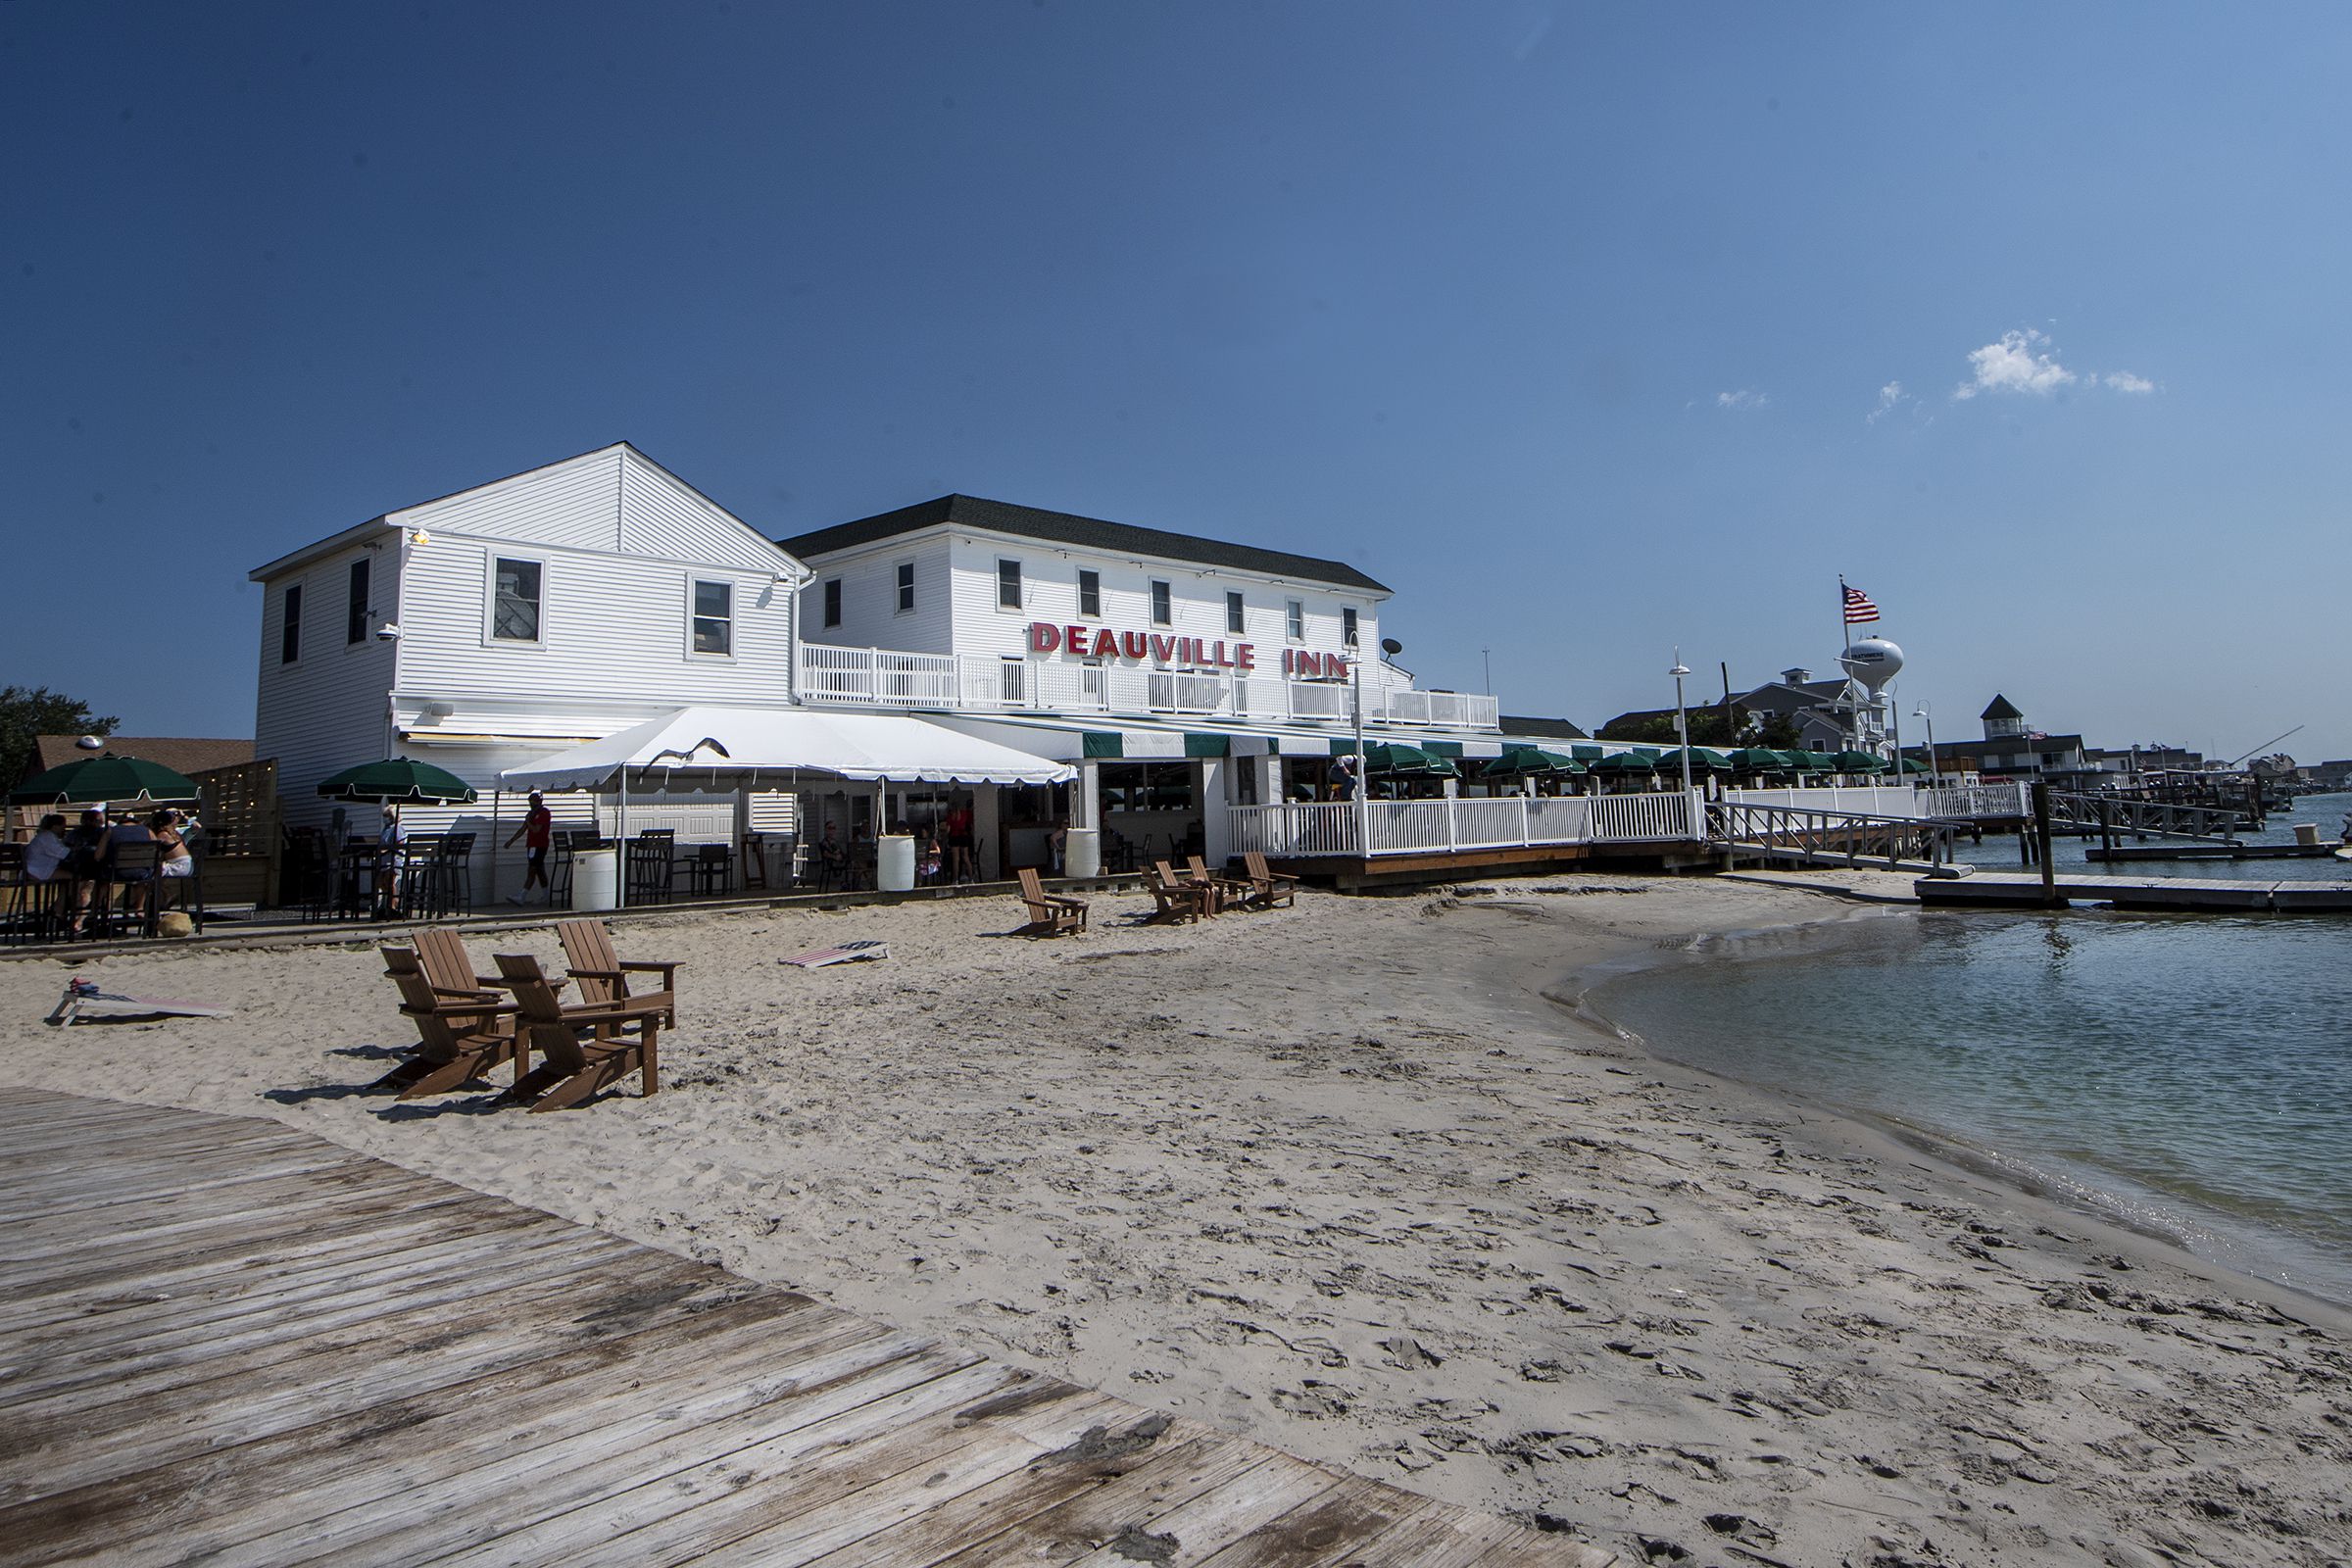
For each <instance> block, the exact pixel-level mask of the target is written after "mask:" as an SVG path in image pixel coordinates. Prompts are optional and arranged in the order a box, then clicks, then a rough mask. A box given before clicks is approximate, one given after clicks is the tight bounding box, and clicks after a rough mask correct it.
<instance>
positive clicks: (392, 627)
mask: <svg viewBox="0 0 2352 1568" xmlns="http://www.w3.org/2000/svg"><path fill="white" fill-rule="evenodd" d="M375 640H376V641H377V642H379V643H396V642H398V641H400V622H399V621H397V620H387V621H385V622H384V623H383V624H382V625H381V626H378V627H376V628H375Z"/></svg>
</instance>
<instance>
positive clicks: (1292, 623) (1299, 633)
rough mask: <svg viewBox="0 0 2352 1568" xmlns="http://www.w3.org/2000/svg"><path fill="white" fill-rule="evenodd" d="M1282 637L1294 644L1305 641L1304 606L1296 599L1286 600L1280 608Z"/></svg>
mask: <svg viewBox="0 0 2352 1568" xmlns="http://www.w3.org/2000/svg"><path fill="white" fill-rule="evenodd" d="M1282 631H1283V635H1284V636H1286V637H1288V638H1290V640H1291V641H1293V642H1295V643H1302V642H1304V641H1306V606H1305V605H1304V604H1303V603H1302V602H1300V601H1299V600H1297V599H1287V600H1285V601H1283V606H1282Z"/></svg>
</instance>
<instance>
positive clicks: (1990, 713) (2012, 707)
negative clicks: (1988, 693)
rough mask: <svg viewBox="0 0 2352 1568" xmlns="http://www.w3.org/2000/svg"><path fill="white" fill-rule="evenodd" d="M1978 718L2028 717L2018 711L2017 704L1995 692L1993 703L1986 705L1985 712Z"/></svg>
mask: <svg viewBox="0 0 2352 1568" xmlns="http://www.w3.org/2000/svg"><path fill="white" fill-rule="evenodd" d="M1977 716H1978V717H1979V718H2023V717H2025V716H2026V715H2025V714H2024V713H2023V712H2021V711H2019V710H2018V706H2017V705H2016V704H2015V703H2013V702H2011V701H2010V700H2009V699H2008V698H2006V697H2003V696H2002V695H2001V694H2000V693H1999V692H1994V693H1993V694H1992V701H1991V702H1990V703H1988V704H1986V705H1985V711H1983V712H1982V713H1979V714H1978V715H1977Z"/></svg>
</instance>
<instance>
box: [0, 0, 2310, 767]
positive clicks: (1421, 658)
mask: <svg viewBox="0 0 2352 1568" xmlns="http://www.w3.org/2000/svg"><path fill="white" fill-rule="evenodd" d="M2347 77H2352V11H2348V10H2345V9H2344V8H2342V7H2335V6H2305V7H2288V6H2253V7H2233V8H2228V9H2222V8H2214V7H2189V6H2179V7H2163V6H2150V5H2139V4H2134V5H2128V6H2108V7H2098V6H2089V5H2069V6H2061V7H2047V6H2016V7H1997V6H1984V5H1970V6H1966V7H1943V8H1928V7H1888V6H1852V7H1835V6H1826V5H1824V6H1804V7H1758V6H1744V5H1740V6H1733V5H1727V6H1706V7H1695V6H1666V5H1661V6H1634V5H1624V6H1618V7H1611V8H1575V7H1565V6H1552V5H1544V4H1536V3H1532V0H1531V3H1505V4H1494V5H1469V6H1461V5H1439V4H1434V3H1433V4H1424V5H1410V6H1408V5H1380V4H1357V3H1350V4H1345V5H1342V4H1293V5H1285V4H1274V3H1267V4H1252V5H1216V4H1189V3H1188V4H1181V5H1177V4H1170V5H1156V6H1145V5H1141V4H1113V3H1108V0H1104V3H1101V4H1086V5H1079V4H1070V3H1066V0H1043V3H1036V4H1033V3H1029V0H1020V3H1015V4H985V3H967V4H947V3H939V4H925V5H893V4H857V5H850V4H842V5H836V6H824V7H820V6H812V5H811V6H789V7H788V6H766V5H754V4H745V3H741V0H738V3H736V4H734V5H731V6H716V5H703V6H698V5H691V4H663V5H658V6H657V5H645V6H618V5H596V4H584V5H564V6H533V5H520V4H517V5H500V6H482V7H476V6H454V5H446V4H425V5H417V4H405V5H398V6H391V5H385V6H372V7H370V6H356V5H312V6H284V7H276V6H250V5H235V4H218V3H217V4H211V5H206V6H201V7H190V6H180V5H154V6H131V7H123V6H113V5H105V4H93V3H84V0H76V3H70V4H69V3H51V0H19V3H16V4H13V5H9V6H7V7H5V8H0V136H4V137H5V145H6V146H7V147H8V148H9V149H10V153H9V156H8V157H7V159H5V160H0V215H5V218H4V219H0V290H4V291H5V292H4V294H0V299H4V300H5V304H4V305H0V368H4V371H5V373H4V374H0V443H4V446H0V459H4V460H5V464H6V470H7V473H8V476H9V483H8V485H7V487H6V490H5V499H4V500H0V508H5V513H4V514H0V515H4V517H5V526H6V532H7V537H8V539H9V541H10V544H11V547H12V553H13V554H14V556H15V559H16V562H17V574H16V578H15V584H14V590H13V592H12V593H11V595H10V599H11V605H10V612H9V614H8V616H7V618H6V621H5V623H0V682H22V683H36V684H48V685H52V686H57V687H61V688H64V689H66V690H68V691H71V692H73V694H75V695H77V696H82V697H85V698H86V699H88V700H89V701H91V702H92V703H93V704H94V705H96V706H97V707H99V708H100V709H101V710H103V711H112V712H116V713H119V714H121V715H122V717H123V720H124V722H125V725H126V727H128V728H131V729H134V730H141V731H145V732H149V733H157V732H163V733H211V734H243V733H250V725H251V723H252V699H253V682H254V665H255V660H256V653H255V649H256V645H257V642H258V637H259V632H258V615H259V600H258V594H257V590H255V589H254V588H252V587H251V586H249V585H248V584H246V583H245V581H244V573H245V571H246V570H247V569H248V568H249V567H251V566H253V565H255V564H259V563H260V562H262V561H265V560H268V559H270V557H272V556H275V555H277V554H279V553H281V552H282V551H285V550H287V549H290V548H292V547H294V546H296V545H299V544H302V543H305V542H307V541H309V540H311V539H313V538H316V537H319V536H320V535H323V534H326V533H329V532H332V531H334V530H336V529H339V528H342V527H345V526H347V525H349V524H351V523H353V522H356V521H359V520H361V519H363V518H365V517H368V516H371V515H375V514H378V513H380V512H383V511H386V510H389V509H392V508H396V507H400V506H403V505H407V504H410V503H413V502H416V501H419V500H423V499H425V498H428V497H431V496H435V495H440V494H443V493H445V492H447V491H450V490H454V489H459V488H463V487H465V486H466V485H469V484H472V483H476V482H479V481H482V480H486V479H490V478H494V477H497V476H499V475H502V474H505V473H510V472H514V471H516V470H518V469H522V468H526V467H530V466H536V465H538V464H541V463H544V462H548V461H551V460H553V459H556V458H560V457H564V456H568V455H569V454H572V453H575V452H579V451H583V450H586V449H589V448H592V447H596V446H599V445H602V444H604V443H606V442H609V441H613V440H615V439H620V438H623V437H625V438H627V439H629V440H632V441H634V442H636V443H637V444H638V445H639V446H640V447H642V448H643V449H645V450H646V451H647V452H649V453H650V454H652V455H653V456H654V457H655V458H657V459H659V460H660V461H661V462H662V463H663V464H665V465H666V466H669V467H671V468H672V469H674V470H675V471H677V472H678V473H679V474H681V475H682V476H684V477H685V478H687V479H688V480H689V481H691V482H693V483H695V484H697V485H698V486H700V487H701V488H702V489H704V490H705V491H707V492H708V493H709V494H710V495H711V496H712V497H713V498H714V499H716V500H718V501H719V502H721V503H722V504H724V505H726V506H727V507H729V508H730V509H732V510H733V511H735V512H736V513H737V514H738V515H741V516H743V517H744V518H745V519H746V520H747V521H750V522H752V523H753V524H754V525H755V526H759V527H760V528H762V529H764V530H766V531H768V532H770V533H772V534H777V535H785V534H791V533H797V532H800V531H803V530H805V529H809V528H813V527H818V526H821V525H823V524H826V523H829V522H835V521H840V520H844V519H846V518H850V517H854V516H860V515H865V514H868V513H872V512H878V511H882V510H885V509H887V508H890V507H895V506H900V505H904V504H906V503H908V502H912V501H916V500H921V499H924V498H927V497H930V496H933V495H937V494H940V493H943V492H945V491H948V490H962V491H966V492H969V493H973V494H978V495H986V496H993V497H996V498H999V499H1003V500H1009V501H1018V502H1024V503H1028V504H1031V505H1037V506H1045V507H1052V508H1058V509H1062V510H1067V511H1074V512H1080V513H1086V514H1089V515H1098V516H1106V517H1112V518H1117V519H1120V520H1125V521H1132V522H1139V523H1146V524H1150V525H1154V526H1160V527H1170V528H1177V529H1183V530H1188V531H1194V532H1201V533H1205V534H1211V535H1217V536H1223V537H1229V538H1235V539H1243V540H1249V541H1251V542H1256V543H1262V544H1266V545H1270V546H1274V547H1277V548H1285V549H1291V550H1298V551H1303V552H1306V553H1310V554H1315V555H1325V556H1334V557H1339V558H1342V559H1345V560H1347V561H1349V562H1351V563H1353V564H1357V565H1359V566H1361V567H1363V568H1364V569H1366V570H1368V571H1370V572H1371V573H1373V574H1374V575H1375V576H1378V577H1380V578H1382V579H1383V580H1384V581H1387V582H1389V583H1391V584H1393V585H1395V586H1396V587H1397V590H1398V593H1397V599H1396V601H1395V602H1394V604H1393V605H1392V607H1391V611H1390V616H1389V626H1388V629H1389V630H1390V631H1391V632H1393V633H1394V634H1395V635H1397V637H1399V638H1401V639H1402V640H1403V641H1404V642H1405V644H1406V645H1407V651H1406V653H1405V655H1404V658H1403V662H1404V663H1406V664H1407V665H1408V666H1410V667H1413V668H1414V669H1416V670H1418V671H1419V672H1420V673H1421V675H1422V677H1423V678H1424V680H1425V681H1426V682H1428V683H1431V684H1438V685H1447V686H1455V687H1468V688H1477V687H1481V686H1482V685H1484V684H1485V676H1484V673H1483V663H1482V650H1491V651H1492V652H1491V659H1492V666H1493V671H1494V679H1493V686H1494V689H1495V690H1498V691H1499V692H1500V693H1501V694H1502V696H1503V698H1504V707H1505V709H1506V710H1507V711H1515V712H1539V713H1565V714H1567V715H1569V716H1572V717H1575V718H1577V719H1580V720H1582V721H1585V722H1587V723H1593V722H1597V721H1598V720H1599V719H1601V718H1604V717H1606V716H1607V715H1608V714H1610V713H1612V712H1614V711H1619V710H1621V709H1625V708H1631V707H1641V706H1652V705H1656V704H1660V703H1665V702H1670V701H1671V700H1672V686H1671V683H1670V682H1669V681H1668V680H1667V679H1666V678H1665V676H1664V674H1663V672H1664V670H1665V669H1666V668H1667V666H1668V665H1669V664H1670V663H1671V662H1673V653H1674V650H1675V648H1676V646H1677V645H1679V646H1680V648H1681V650H1682V655H1683V658H1684V660H1685V662H1688V663H1689V664H1691V666H1692V667H1693V668H1695V669H1697V670H1699V671H1700V672H1701V674H1700V678H1698V679H1697V680H1696V681H1694V683H1693V684H1694V686H1695V687H1696V688H1698V689H1699V690H1702V691H1703V690H1708V689H1711V686H1712V681H1713V678H1714V672H1715V670H1716V667H1717V664H1718V662H1729V663H1730V665H1731V668H1732V675H1733V679H1734V681H1735V683H1737V684H1746V683H1751V682H1753V681H1756V680H1760V679H1763V678H1766V677H1767V676H1769V675H1770V674H1771V673H1772V672H1773V671H1774V670H1777V669H1778V668H1780V667H1781V666H1783V665H1785V664H1790V663H1804V664H1808V665H1811V666H1813V667H1815V668H1817V669H1820V668H1824V667H1826V666H1827V665H1828V664H1829V663H1830V661H1831V659H1832V657H1833V656H1834V654H1835V651H1836V632H1837V624H1838V623H1837V620H1836V618H1835V615H1836V582H1837V576H1838V573H1839V572H1840V571H1842V572H1844V573H1845V574H1846V575H1847V576H1848V577H1850V578H1851V579H1852V580H1853V581H1854V582H1855V583H1857V584H1858V585H1860V586H1862V587H1864V588H1865V589H1867V590H1869V591H1870V592H1871V593H1872V594H1873V595H1875V596H1876V597H1877V599H1878V600H1879V602H1880V603H1881V604H1882V605H1883V606H1884V607H1885V608H1886V611H1887V620H1886V622H1885V630H1886V631H1887V634H1888V635H1890V636H1892V637H1894V638H1896V639H1897V640H1898V641H1900V642H1901V643H1903V645H1904V646H1905V648H1906V649H1907V650H1908V652H1909V654H1910V658H1911V668H1910V670H1909V671H1908V672H1907V673H1906V674H1905V675H1904V676H1903V678H1902V680H1901V681H1900V682H1899V683H1898V688H1897V690H1898V693H1899V694H1900V696H1901V697H1902V699H1903V707H1904V709H1905V711H1906V712H1908V711H1909V710H1910V709H1911V708H1912V707H1913V706H1915V705H1916V704H1917V703H1918V702H1920V701H1922V700H1925V701H1929V702H1931V703H1932V704H1933V706H1934V709H1935V711H1936V717H1937V734H1938V737H1939V738H1954V737H1958V736H1962V735H1970V734H1973V733H1975V730H1976V722H1975V715H1976V714H1977V712H1978V711H1979V710H1981V709H1982V708H1983V707H1984V706H1985V702H1986V701H1987V700H1988V699H1989V698H1990V697H1991V695H1992V694H1993V692H1994V691H1995V690H1999V691H2002V692H2005V693H2007V694H2008V695H2009V696H2010V697H2011V698H2012V699H2013V700H2015V701H2016V702H2017V703H2018V704H2019V706H2021V707H2022V708H2023V709H2024V710H2025V711H2026V712H2027V714H2028V715H2029V717H2030V718H2031V719H2032V720H2033V721H2034V723H2036V724H2037V725H2040V726H2043V727H2046V728H2049V729H2051V730H2054V731H2055V730H2066V731H2072V730H2077V729H2082V730H2086V731H2088V732H2089V734H2090V736H2091V739H2092V740H2093V741H2094V742H2100V743H2106V744H2114V745H2123V744H2128V743H2131V742H2132V741H2147V740H2156V739H2164V740H2171V741H2177V742H2180V743H2184V744H2187V745H2190V746H2195V747H2199V748H2205V749H2219V750H2220V751H2221V752H2222V753H2223V754H2224V755H2229V756H2233V755H2235V754H2237V753H2238V752H2241V751H2244V750H2246V749H2248V748H2251V747H2253V746H2255V745H2256V744H2257V743H2259V742H2261V741H2263V740H2264V739H2265V738H2266V737H2268V736H2270V735H2271V734H2273V733H2275V732H2277V731H2279V730H2284V729H2286V728H2287V727H2288V726H2289V725H2291V724H2295V723H2307V724H2308V725H2309V728H2307V729H2306V730H2305V731H2304V732H2303V733H2302V734H2301V735H2298V736H2296V737H2295V738H2294V739H2293V740H2291V741H2289V742H2287V743H2286V747H2287V749H2288V750H2291V751H2293V752H2295V753H2296V755H2298V756H2299V757H2302V758H2304V759H2305V760H2316V759H2319V758H2323V757H2343V756H2352V705H2348V704H2347V700H2346V698H2345V695H2344V694H2345V690H2346V677H2347V674H2352V659H2347V657H2346V639H2345V635H2344V631H2343V628H2344V626H2345V623H2346V619H2347V616H2346V613H2345V599H2346V589H2347V586H2348V585H2352V570H2347V566H2348V564H2352V563H2348V562H2347V559H2346V558H2347V554H2348V552H2347V547H2346V544H2345V537H2346V534H2345V530H2344V528H2343V526H2342V523H2341V520H2340V519H2341V517H2342V515H2343V511H2344V508H2345V505H2346V502H2345V497H2346V495H2347V494H2348V493H2352V489H2348V487H2347V484H2346V482H2345V481H2346V472H2345V470H2346V466H2347V463H2348V461H2352V460H2348V457H2347V454H2352V442H2348V441H2347V440H2346V439H2345V438H2344V436H2343V434H2342V430H2341V427H2342V425H2343V423H2344V414H2345V397H2344V394H2343V391H2342V390H2341V388H2342V385H2343V382H2344V378H2345V370H2346V367H2347V365H2352V341H2348V340H2352V310H2347V309H2346V306H2345V295H2344V289H2345V281H2344V280H2345V278H2346V277H2347V276H2348V275H2352V268H2348V266H2347V264H2348V263H2352V246H2348V244H2347V240H2348V239H2352V232H2348V229H2352V210H2348V209H2347V208H2346V206H2345V204H2344V202H2343V200H2342V196H2343V192H2344V191H2345V190H2347V189H2352V168H2348V167H2347V165H2348V164H2352V138H2347V137H2346V136H2345V134H2344V132H2343V125H2342V120H2341V114H2340V105H2341V100H2342V83H2343V82H2344V81H2345V80H2346V79H2347ZM1963 394H1966V395H1963ZM35 561H46V562H47V563H48V564H47V566H46V568H43V567H41V566H37V565H34V564H32V563H33V562H35ZM1905 728H1906V736H1907V738H1909V737H1912V736H1913V735H1914V734H1915V732H1914V730H1913V728H1912V724H1911V722H1910V721H1909V720H1906V725H1905Z"/></svg>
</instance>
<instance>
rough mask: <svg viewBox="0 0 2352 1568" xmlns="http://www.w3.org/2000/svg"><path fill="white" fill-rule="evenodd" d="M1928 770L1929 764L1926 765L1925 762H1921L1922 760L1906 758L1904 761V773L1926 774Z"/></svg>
mask: <svg viewBox="0 0 2352 1568" xmlns="http://www.w3.org/2000/svg"><path fill="white" fill-rule="evenodd" d="M1927 770H1928V764H1927V763H1925V762H1923V761H1921V760H1919V759H1918V758H1916V757H1906V758H1904V759H1903V771H1904V772H1906V773H1925V772H1926V771H1927Z"/></svg>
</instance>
